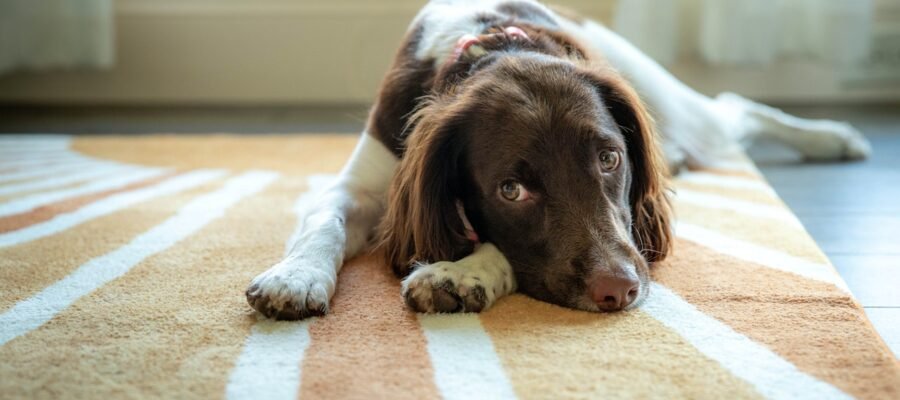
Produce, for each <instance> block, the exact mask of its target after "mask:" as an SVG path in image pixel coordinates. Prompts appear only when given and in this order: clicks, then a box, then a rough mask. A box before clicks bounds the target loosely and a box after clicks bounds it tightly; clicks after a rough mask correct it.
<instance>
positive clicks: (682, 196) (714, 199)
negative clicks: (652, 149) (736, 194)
mask: <svg viewBox="0 0 900 400" xmlns="http://www.w3.org/2000/svg"><path fill="white" fill-rule="evenodd" d="M675 201H676V202H684V203H687V204H693V205H696V206H700V207H705V208H712V209H716V210H728V211H733V212H736V213H739V214H744V215H749V216H751V217H759V218H766V219H772V220H776V221H781V222H784V223H785V224H788V225H790V226H791V227H793V228H799V229H803V224H801V223H800V221H799V220H798V219H797V217H796V216H795V215H794V214H793V213H791V212H790V211H789V210H787V209H785V208H782V207H776V206H770V205H766V204H759V203H754V202H750V201H745V200H738V199H732V198H729V197H725V196H719V195H714V194H708V193H701V192H697V191H693V190H689V189H684V188H679V189H676V190H675Z"/></svg>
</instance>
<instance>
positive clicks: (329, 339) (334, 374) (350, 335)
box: [300, 256, 440, 399]
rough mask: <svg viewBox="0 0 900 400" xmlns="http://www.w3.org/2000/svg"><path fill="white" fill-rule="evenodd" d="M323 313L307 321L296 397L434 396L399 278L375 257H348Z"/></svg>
mask: <svg viewBox="0 0 900 400" xmlns="http://www.w3.org/2000/svg"><path fill="white" fill-rule="evenodd" d="M331 305H332V307H331V312H330V314H329V315H328V316H326V317H324V318H322V319H319V320H317V321H316V322H315V323H313V324H312V325H310V327H309V333H310V337H311V343H310V346H309V348H308V349H307V351H306V358H305V360H304V362H303V367H302V370H303V381H302V382H301V385H300V398H302V399H323V398H335V399H344V398H358V399H369V398H382V399H426V398H438V397H440V396H439V395H438V389H437V387H436V386H435V384H434V379H433V376H434V370H433V369H432V366H431V362H430V360H429V358H428V351H427V347H426V342H425V336H424V333H423V332H422V328H421V327H420V326H419V322H418V321H417V320H416V316H415V315H414V314H413V313H412V312H410V311H409V310H408V309H407V308H406V305H405V304H404V303H403V300H402V298H401V297H400V281H399V280H398V279H397V278H396V277H395V276H394V275H393V273H391V271H390V268H388V267H387V266H384V265H380V264H379V263H378V262H377V261H376V258H375V257H372V256H363V257H358V258H356V259H354V260H351V261H350V262H348V263H347V264H346V265H345V266H344V267H343V268H342V269H341V274H340V277H339V279H338V287H337V293H336V294H335V296H334V299H332V301H331Z"/></svg>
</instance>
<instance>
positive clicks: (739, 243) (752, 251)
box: [675, 221, 850, 294]
mask: <svg viewBox="0 0 900 400" xmlns="http://www.w3.org/2000/svg"><path fill="white" fill-rule="evenodd" d="M675 235H676V236H678V237H681V238H684V239H687V240H690V241H691V242H694V243H696V244H699V245H701V246H704V247H707V248H710V249H712V250H713V251H716V252H718V253H721V254H725V255H728V256H731V257H734V258H737V259H739V260H744V261H747V262H751V263H754V264H758V265H762V266H765V267H769V268H772V269H777V270H779V271H784V272H790V273H792V274H796V275H800V276H802V277H805V278H809V279H813V280H817V281H820V282H826V283H830V284H832V285H835V286H837V287H838V288H840V289H842V290H843V291H845V292H847V293H848V294H849V293H850V289H849V288H848V287H847V284H846V283H845V282H844V280H843V279H841V277H840V276H839V275H838V274H837V272H835V271H834V269H833V268H832V267H831V266H829V265H826V264H821V263H816V262H812V261H807V260H805V259H802V258H800V257H796V256H792V255H790V254H787V253H783V252H781V251H777V250H772V249H770V248H767V247H764V246H760V245H757V244H754V243H750V242H745V241H743V240H738V239H734V238H731V237H728V236H726V235H724V234H721V233H719V232H716V231H713V230H709V229H706V228H702V227H699V226H696V225H692V224H689V223H685V222H682V221H678V223H677V225H676V226H675Z"/></svg>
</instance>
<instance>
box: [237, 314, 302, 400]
mask: <svg viewBox="0 0 900 400" xmlns="http://www.w3.org/2000/svg"><path fill="white" fill-rule="evenodd" d="M313 321H315V318H311V319H307V320H303V321H297V322H290V321H272V320H269V319H267V318H265V317H263V316H262V315H259V316H258V320H257V322H256V323H255V324H254V325H253V327H252V328H251V329H250V335H249V336H247V340H246V341H244V349H243V350H242V351H241V355H240V356H238V359H237V362H236V363H235V366H234V371H232V373H231V376H230V377H229V379H228V385H227V386H226V387H225V398H226V399H229V400H242V399H284V400H294V399H296V398H297V391H298V390H299V389H300V381H301V379H300V377H301V376H302V373H303V371H302V368H301V366H302V363H301V360H302V359H303V355H304V353H306V349H307V348H308V347H309V342H310V338H309V325H310V324H311V323H313Z"/></svg>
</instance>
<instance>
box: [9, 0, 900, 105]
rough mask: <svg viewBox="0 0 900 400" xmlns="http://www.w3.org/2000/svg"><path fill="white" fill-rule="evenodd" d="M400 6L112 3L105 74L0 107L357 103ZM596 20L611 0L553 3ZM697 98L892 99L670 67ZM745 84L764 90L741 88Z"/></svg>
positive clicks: (36, 81) (816, 75) (261, 1)
mask: <svg viewBox="0 0 900 400" xmlns="http://www.w3.org/2000/svg"><path fill="white" fill-rule="evenodd" d="M423 3H424V1H412V0H382V1H371V0H368V1H367V0H328V1H326V0H117V1H116V4H115V7H116V9H115V18H116V30H117V34H116V42H117V44H116V53H117V65H116V66H115V67H114V68H113V69H111V70H109V71H70V72H49V73H33V72H32V73H17V74H13V75H7V76H3V77H0V102H3V103H16V104H25V103H38V104H113V103H115V104H138V105H139V104H169V105H171V104H238V105H253V104H318V105H321V104H361V103H368V102H370V101H371V98H372V96H373V93H374V91H375V90H376V88H377V85H378V83H379V81H380V79H381V77H382V75H383V74H384V72H385V70H386V69H387V67H388V65H389V62H390V60H391V59H392V57H393V53H394V50H395V48H396V46H397V43H398V41H399V39H400V38H401V37H402V35H403V32H404V31H405V29H406V27H407V25H408V23H409V21H410V20H411V18H412V17H413V16H414V15H415V13H416V11H417V10H418V9H419V7H420V6H421V5H422V4H423ZM554 3H557V4H563V5H565V6H568V7H571V8H573V9H578V10H580V11H582V12H583V13H585V14H587V15H589V16H591V17H593V18H595V19H599V20H601V21H608V20H609V18H610V16H611V14H612V12H613V8H614V1H613V0H593V1H591V0H569V1H559V0H557V1H555V2H554ZM673 70H674V71H676V72H677V74H678V75H679V76H680V77H682V78H684V79H686V80H687V81H688V82H689V83H690V84H691V85H693V86H695V87H698V88H700V89H701V90H702V91H704V92H707V93H711V94H712V93H716V92H718V91H720V90H722V89H723V88H725V87H731V88H734V89H737V90H738V91H740V92H742V93H744V94H748V95H750V96H754V97H757V98H762V99H774V100H782V101H808V100H818V101H833V100H836V99H837V100H841V99H849V98H853V99H857V100H873V99H874V100H883V99H895V100H897V99H900V94H898V93H900V91H898V90H897V89H896V88H890V87H885V86H884V85H874V86H872V87H863V88H861V89H860V88H857V89H853V90H851V91H850V92H849V93H850V94H849V95H848V94H847V93H848V92H847V91H846V90H844V89H845V88H844V87H842V86H841V84H840V83H839V79H836V77H835V76H834V72H833V71H829V70H826V69H822V68H820V67H819V68H818V69H817V67H816V66H810V65H796V66H789V67H787V68H786V67H783V66H778V67H777V68H772V69H771V70H764V71H760V70H756V69H713V68H710V67H707V66H704V65H700V64H697V63H690V62H687V63H682V64H679V65H675V66H673ZM747 77H756V78H763V81H764V82H769V84H767V85H763V86H760V85H758V84H755V83H754V84H747V82H750V80H748V79H747Z"/></svg>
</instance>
